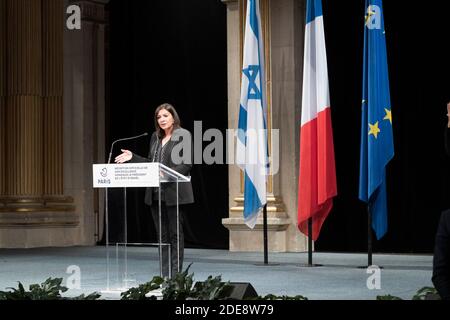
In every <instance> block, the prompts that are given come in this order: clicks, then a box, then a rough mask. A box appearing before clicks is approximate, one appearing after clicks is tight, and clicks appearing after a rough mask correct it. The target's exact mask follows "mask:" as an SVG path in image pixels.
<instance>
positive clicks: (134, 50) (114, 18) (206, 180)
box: [107, 0, 228, 248]
mask: <svg viewBox="0 0 450 320" xmlns="http://www.w3.org/2000/svg"><path fill="white" fill-rule="evenodd" d="M108 10H109V13H110V32H109V58H110V66H109V71H108V78H109V81H110V84H109V93H108V95H109V113H108V115H107V122H108V124H107V127H108V128H109V135H108V139H107V145H108V146H109V145H110V144H111V142H112V141H114V140H115V139H118V138H122V137H128V136H133V135H138V134H140V133H142V132H149V135H150V134H151V133H152V132H153V131H154V120H153V119H154V110H155V109H156V107H157V106H158V105H160V104H162V103H164V102H169V103H171V104H173V105H174V107H175V108H176V109H177V112H178V113H179V116H180V118H181V122H182V123H181V125H182V126H183V127H184V128H186V129H188V130H189V131H190V132H191V133H192V134H194V121H203V131H206V130H207V129H209V128H219V129H223V133H225V129H226V128H227V126H228V122H227V121H228V118H227V56H226V40H227V39H226V6H225V5H224V4H223V3H222V2H221V1H220V0H214V1H204V0H190V1H179V0H151V1H150V0H132V1H130V0H112V1H111V2H110V4H109V5H108ZM149 138H150V136H148V137H147V138H143V139H139V140H136V141H133V142H123V143H118V144H116V147H115V148H114V149H115V150H114V153H113V157H114V156H116V155H117V154H118V153H119V152H120V148H126V149H129V150H132V151H134V152H136V153H137V154H140V155H143V156H147V154H148V150H149V145H148V144H149ZM200 139H201V137H200ZM200 143H201V140H200ZM191 175H192V184H193V188H194V196H195V204H193V205H189V206H188V207H187V208H186V209H187V212H186V215H185V222H186V226H185V238H186V246H188V247H206V248H228V230H227V229H226V228H225V227H223V226H222V224H221V219H222V218H224V217H227V216H228V168H227V166H226V165H215V166H205V165H195V166H194V168H193V170H192V172H191ZM110 192H111V193H110V198H111V203H110V208H111V209H110V210H111V214H110V216H112V218H113V220H114V221H113V222H112V225H113V226H112V230H111V233H110V234H111V235H113V238H112V239H114V238H116V239H117V238H118V239H120V237H121V232H120V231H121V230H120V228H117V226H118V225H119V224H120V222H119V221H118V220H116V219H114V218H117V217H120V215H121V214H122V212H123V197H122V194H123V191H122V190H111V191H110ZM144 192H145V191H144V189H139V188H136V189H128V190H127V196H128V201H127V203H128V206H127V209H128V241H130V242H142V241H145V242H155V241H156V235H155V231H154V225H153V221H152V219H151V215H150V210H149V208H148V207H147V206H146V205H144Z"/></svg>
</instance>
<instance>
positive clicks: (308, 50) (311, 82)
mask: <svg viewBox="0 0 450 320" xmlns="http://www.w3.org/2000/svg"><path fill="white" fill-rule="evenodd" d="M305 34H306V35H307V37H306V39H305V54H304V61H305V66H309V67H305V68H304V74H303V84H304V85H303V98H302V123H301V125H302V126H304V125H305V124H306V123H308V122H310V121H311V120H313V119H315V118H317V114H318V113H320V112H322V111H324V110H325V109H326V108H329V107H330V93H329V90H328V68H327V63H326V61H327V54H326V48H325V35H324V29H323V16H320V17H316V18H315V19H314V20H313V21H311V22H310V23H308V24H307V25H306V32H305Z"/></svg>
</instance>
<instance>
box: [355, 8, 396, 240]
mask: <svg viewBox="0 0 450 320" xmlns="http://www.w3.org/2000/svg"><path fill="white" fill-rule="evenodd" d="M363 68H364V71H363V101H362V121H361V158H360V161H361V162H360V178H359V198H360V199H361V200H362V201H364V202H366V203H367V204H368V206H369V210H370V212H371V213H372V228H373V229H374V230H375V233H376V236H377V239H378V240H379V239H381V238H382V237H383V236H384V235H385V234H386V232H387V225H388V223H387V204H386V166H387V164H388V163H389V161H390V160H392V158H393V157H394V139H393V134H392V113H391V99H390V93H389V75H388V64H387V52H386V36H385V30H384V16H383V4H382V0H366V16H365V26H364V66H363Z"/></svg>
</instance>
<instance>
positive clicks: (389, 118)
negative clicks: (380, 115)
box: [383, 108, 392, 125]
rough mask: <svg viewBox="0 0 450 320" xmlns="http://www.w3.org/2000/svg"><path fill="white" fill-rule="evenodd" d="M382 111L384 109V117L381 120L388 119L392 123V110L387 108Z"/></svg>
mask: <svg viewBox="0 0 450 320" xmlns="http://www.w3.org/2000/svg"><path fill="white" fill-rule="evenodd" d="M384 111H386V117H384V119H383V120H389V122H390V123H391V125H392V111H391V110H388V109H386V108H385V109H384Z"/></svg>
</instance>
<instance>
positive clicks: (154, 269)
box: [0, 246, 433, 300]
mask: <svg viewBox="0 0 450 320" xmlns="http://www.w3.org/2000/svg"><path fill="white" fill-rule="evenodd" d="M122 252H123V251H122ZM115 257H116V255H115V250H112V251H111V253H110V259H109V260H110V262H111V264H110V277H109V281H110V286H109V287H110V288H109V289H114V288H116V287H119V286H120V285H119V284H118V283H117V269H116V266H117V264H116V258H115ZM127 257H128V259H127V261H128V263H127V265H126V269H127V272H126V274H127V276H128V280H129V282H128V284H129V285H130V286H137V285H139V284H141V283H145V282H147V281H149V280H150V279H151V278H152V277H153V276H154V275H159V259H158V250H157V248H154V247H129V248H128V249H127ZM307 259H308V256H307V254H306V253H270V254H269V263H271V264H272V263H273V264H274V265H269V266H261V264H262V263H263V262H264V257H263V254H262V253H240V252H239V253H238V252H229V251H226V250H206V249H186V250H185V263H184V268H186V267H187V266H188V265H189V264H190V263H192V266H191V268H190V273H192V272H193V273H194V280H195V281H202V280H205V279H206V278H207V277H208V276H210V275H212V276H218V275H221V276H222V280H223V281H230V282H248V283H250V284H251V285H252V286H253V287H254V288H255V289H256V292H257V293H258V294H259V295H260V296H264V295H267V294H274V295H278V296H281V295H288V296H295V295H302V296H305V297H307V298H308V299H310V300H375V299H376V296H378V295H387V294H390V295H393V296H398V297H401V298H403V299H411V298H412V297H413V296H414V294H415V293H416V292H417V290H418V289H420V288H422V287H426V286H432V283H431V275H432V261H433V257H432V256H431V255H428V256H425V255H374V257H373V262H374V264H376V265H379V266H381V267H382V269H381V271H380V284H381V289H379V290H378V289H375V290H369V289H368V287H367V282H368V279H369V277H370V276H372V274H368V273H367V270H366V269H361V268H358V267H360V266H364V265H366V264H367V254H340V253H314V261H313V262H314V263H315V264H320V265H322V266H321V267H314V268H310V267H305V266H304V265H305V264H306V263H307V262H308V260H307ZM120 261H122V260H120ZM118 265H119V266H120V270H121V271H120V272H121V273H122V272H123V270H124V268H125V265H124V264H123V263H119V264H118ZM73 270H79V271H80V273H79V274H80V278H79V279H80V284H81V288H80V289H70V290H69V291H67V292H66V293H65V294H64V296H76V295H79V294H82V293H84V294H88V293H92V292H94V291H97V292H101V291H105V289H107V272H106V270H107V268H106V250H105V247H101V246H96V247H71V248H33V249H0V290H1V291H5V290H6V288H7V287H14V288H17V281H20V282H22V283H23V284H24V285H26V287H25V288H26V289H28V285H29V284H34V283H42V282H43V281H45V279H47V278H49V277H52V278H64V281H63V285H67V284H68V281H67V280H68V279H69V278H70V277H71V276H72V279H74V278H73V274H72V273H71V272H73ZM68 272H69V273H68ZM70 283H73V282H70ZM102 299H119V293H117V294H116V293H102Z"/></svg>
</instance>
